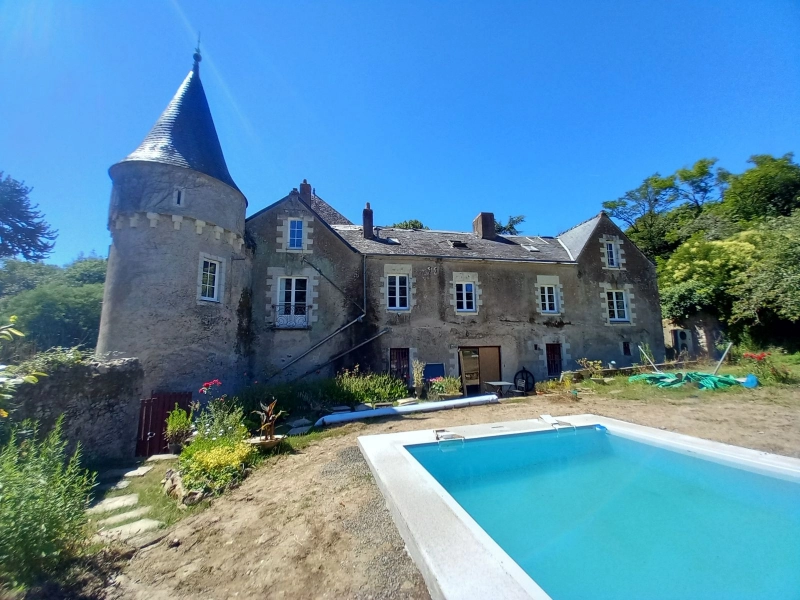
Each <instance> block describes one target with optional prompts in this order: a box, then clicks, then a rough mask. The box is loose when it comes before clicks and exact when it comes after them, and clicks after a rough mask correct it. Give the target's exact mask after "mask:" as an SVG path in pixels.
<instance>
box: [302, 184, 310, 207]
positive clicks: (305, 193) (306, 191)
mask: <svg viewBox="0 0 800 600" xmlns="http://www.w3.org/2000/svg"><path fill="white" fill-rule="evenodd" d="M300 197H301V198H302V199H303V202H305V203H306V204H311V184H310V183H308V181H306V180H305V179H303V183H301V184H300Z"/></svg>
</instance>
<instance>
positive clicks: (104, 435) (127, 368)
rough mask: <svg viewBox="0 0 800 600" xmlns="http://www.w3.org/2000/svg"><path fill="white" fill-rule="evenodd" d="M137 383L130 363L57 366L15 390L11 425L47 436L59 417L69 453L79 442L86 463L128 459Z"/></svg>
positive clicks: (139, 377)
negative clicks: (32, 422) (27, 423)
mask: <svg viewBox="0 0 800 600" xmlns="http://www.w3.org/2000/svg"><path fill="white" fill-rule="evenodd" d="M143 377H144V372H143V370H142V366H141V364H140V363H139V360H138V359H136V358H124V359H118V360H110V361H102V362H86V363H79V364H72V365H64V366H60V367H57V368H56V369H55V370H53V371H51V372H49V373H48V374H47V377H40V378H39V383H37V384H33V385H31V384H23V385H21V386H20V387H19V388H18V389H17V394H16V396H15V404H16V405H17V408H16V410H15V412H14V419H15V420H17V421H21V420H23V419H27V418H32V419H36V420H38V421H39V422H40V424H41V430H42V432H47V431H50V429H51V428H52V427H53V425H54V424H55V422H56V419H57V418H58V417H59V416H60V415H62V414H63V415H64V424H63V432H64V436H65V438H66V439H67V440H68V441H69V444H70V451H71V450H72V449H73V448H74V447H75V444H76V443H77V442H80V444H81V447H82V450H83V457H84V460H85V461H86V462H103V461H112V460H122V459H130V458H133V457H134V454H135V452H136V429H137V426H138V422H139V402H140V399H141V398H142V382H143Z"/></svg>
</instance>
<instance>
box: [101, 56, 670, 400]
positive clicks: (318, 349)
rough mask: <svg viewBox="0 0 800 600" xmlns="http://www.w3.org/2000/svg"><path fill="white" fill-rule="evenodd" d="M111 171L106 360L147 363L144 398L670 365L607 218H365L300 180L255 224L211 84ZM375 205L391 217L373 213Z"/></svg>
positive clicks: (646, 270)
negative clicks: (541, 223)
mask: <svg viewBox="0 0 800 600" xmlns="http://www.w3.org/2000/svg"><path fill="white" fill-rule="evenodd" d="M199 62H200V56H199V54H196V55H195V63H194V66H193V68H192V71H191V72H190V73H189V75H188V76H187V77H186V79H185V80H184V82H183V84H182V85H181V87H180V88H179V90H178V93H177V94H176V95H175V97H174V98H173V100H172V102H170V104H169V106H168V107H167V109H166V110H165V111H164V113H163V114H162V116H161V117H160V119H159V120H158V121H157V123H156V125H155V126H154V127H153V129H152V130H151V132H150V133H149V134H148V136H147V137H146V138H145V140H144V142H142V144H141V145H140V146H139V147H138V148H137V149H136V150H135V151H134V152H133V153H131V154H130V155H129V156H128V157H126V158H125V159H124V160H122V161H120V162H119V163H117V164H116V165H114V166H112V167H111V169H110V175H111V179H112V181H113V190H112V197H111V208H110V211H109V229H110V231H111V234H112V240H113V241H112V247H111V250H110V253H109V268H108V277H107V281H106V291H105V297H104V304H103V313H102V320H101V327H100V338H99V342H98V351H99V352H100V353H113V354H115V355H123V356H136V357H138V358H139V359H140V361H141V363H142V365H143V367H144V370H145V378H146V379H145V389H151V390H155V391H158V390H162V391H179V390H193V389H196V388H197V387H198V386H199V384H200V383H202V382H203V381H205V380H208V379H211V378H219V379H222V380H223V382H224V383H226V386H228V387H230V388H231V389H232V388H235V387H236V386H238V385H242V384H245V383H249V382H252V381H255V380H258V381H260V382H264V381H274V382H277V381H285V380H292V379H297V378H301V377H313V376H328V375H331V374H333V373H334V372H335V370H336V369H339V368H342V367H347V366H353V365H355V364H358V365H360V366H361V368H362V369H372V370H381V371H390V372H392V373H394V374H396V375H398V376H400V377H403V378H405V379H408V380H409V382H410V375H411V364H412V362H413V361H414V360H420V361H422V362H424V363H426V364H428V365H430V369H431V370H430V373H446V374H448V375H454V376H460V377H462V381H463V383H464V385H465V387H466V388H467V391H469V392H477V391H480V390H482V389H484V388H485V383H486V382H487V381H499V380H506V381H509V380H511V379H512V378H513V377H514V375H515V373H516V372H517V371H519V370H520V369H522V368H525V369H527V370H528V371H530V372H532V373H533V374H534V376H535V377H536V379H537V380H541V379H544V378H547V377H557V376H558V375H559V374H560V373H561V371H562V370H567V369H573V368H575V367H576V362H575V361H576V359H579V358H581V357H587V358H589V359H594V360H602V361H603V362H604V363H606V364H607V363H610V362H612V361H613V362H614V363H615V364H616V365H617V366H628V365H631V364H632V363H634V362H638V361H640V358H639V350H638V346H640V345H647V346H648V347H649V348H650V349H651V350H652V352H653V353H654V354H655V358H656V359H657V360H662V359H663V357H664V337H663V330H662V321H661V312H660V307H659V297H658V287H657V282H656V271H655V266H654V265H653V264H652V263H651V262H650V261H649V260H648V259H647V258H646V257H645V256H644V255H643V254H642V253H641V252H640V251H639V250H638V249H637V248H636V246H635V245H634V244H633V243H632V242H631V241H630V240H629V239H628V238H627V237H626V236H625V234H624V233H623V232H622V231H621V230H620V229H619V227H617V225H616V224H614V222H613V221H612V220H611V219H610V218H609V217H608V216H607V215H606V214H605V213H602V212H601V213H600V214H598V215H596V216H594V217H592V218H590V219H588V220H586V221H584V222H582V223H580V224H578V225H576V226H575V227H573V228H571V229H569V230H567V231H565V232H563V233H561V234H559V235H557V236H522V235H498V234H497V233H496V229H495V221H494V216H493V214H492V213H491V212H482V213H481V214H479V215H478V216H477V217H476V218H475V220H474V221H473V223H472V227H471V229H469V230H468V231H434V230H420V229H394V228H389V227H376V226H375V225H374V221H375V217H374V213H373V209H372V207H371V206H370V204H367V206H366V208H365V209H364V211H363V214H362V215H361V217H362V218H361V222H360V223H358V224H354V223H352V222H351V221H350V220H348V219H347V218H346V217H345V216H343V215H342V214H341V213H339V212H338V211H337V210H335V209H334V208H333V207H332V206H331V205H330V204H328V203H326V202H325V201H324V200H322V199H321V198H320V197H318V196H317V195H316V193H315V191H314V189H313V188H312V186H311V185H310V184H309V183H308V182H307V181H305V180H303V182H302V183H301V184H300V186H299V188H295V189H293V190H292V191H291V192H290V193H289V194H288V195H287V196H286V197H284V198H282V199H281V200H279V201H277V202H276V203H274V204H272V205H271V206H268V207H266V208H264V209H262V210H260V211H258V212H256V213H254V214H253V215H252V216H250V217H249V218H247V219H245V212H246V209H247V200H246V198H245V197H244V195H243V194H242V192H241V191H240V190H239V189H238V187H237V186H236V184H235V183H234V181H233V179H232V178H231V176H230V174H229V172H228V168H227V165H226V163H225V159H224V157H223V154H222V149H221V147H220V144H219V139H218V138H217V133H216V130H215V128H214V123H213V119H212V117H211V112H210V110H209V107H208V103H207V101H206V97H205V93H204V91H203V86H202V83H201V81H200V73H199ZM376 208H378V207H376Z"/></svg>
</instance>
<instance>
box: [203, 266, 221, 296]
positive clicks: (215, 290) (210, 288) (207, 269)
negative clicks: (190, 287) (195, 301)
mask: <svg viewBox="0 0 800 600" xmlns="http://www.w3.org/2000/svg"><path fill="white" fill-rule="evenodd" d="M219 271H220V268H219V262H217V261H216V260H208V259H204V260H203V272H202V275H201V280H200V298H201V299H202V300H213V301H214V302H217V301H219V285H218V279H219Z"/></svg>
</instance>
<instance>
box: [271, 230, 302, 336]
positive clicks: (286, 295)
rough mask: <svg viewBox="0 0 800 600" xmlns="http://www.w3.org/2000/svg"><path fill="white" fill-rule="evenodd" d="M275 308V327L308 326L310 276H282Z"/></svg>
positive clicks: (298, 327) (295, 327) (297, 327)
mask: <svg viewBox="0 0 800 600" xmlns="http://www.w3.org/2000/svg"><path fill="white" fill-rule="evenodd" d="M301 222H302V221H301ZM275 309H276V310H275V314H276V318H275V327H279V328H281V329H301V328H304V327H308V322H309V321H308V278H307V277H281V278H280V282H279V292H278V305H277V306H276V307H275Z"/></svg>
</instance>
